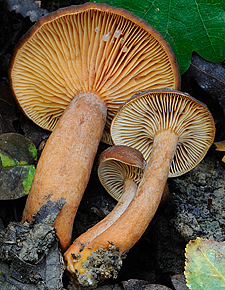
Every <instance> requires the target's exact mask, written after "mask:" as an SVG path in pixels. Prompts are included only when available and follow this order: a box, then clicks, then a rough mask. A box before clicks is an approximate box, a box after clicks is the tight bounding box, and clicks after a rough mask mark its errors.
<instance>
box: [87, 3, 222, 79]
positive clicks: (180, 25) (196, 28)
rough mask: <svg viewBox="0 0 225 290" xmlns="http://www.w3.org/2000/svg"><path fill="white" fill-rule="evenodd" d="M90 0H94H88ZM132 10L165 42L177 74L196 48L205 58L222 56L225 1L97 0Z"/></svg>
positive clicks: (184, 69) (188, 62)
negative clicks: (177, 70)
mask: <svg viewBox="0 0 225 290" xmlns="http://www.w3.org/2000/svg"><path fill="white" fill-rule="evenodd" d="M91 1H92V2H94V0H91ZM97 2H99V3H107V4H109V5H112V6H116V7H122V8H125V9H127V10H129V11H132V12H133V13H134V14H136V15H137V16H139V17H141V18H143V19H145V20H146V21H147V22H148V23H149V24H150V25H152V26H153V27H155V28H156V29H157V30H158V31H159V32H160V33H161V34H162V36H163V37H164V38H165V39H166V40H167V41H168V42H169V44H170V46H171V48H172V50H173V52H174V53H175V55H176V58H177V61H178V64H179V66H180V72H181V74H182V73H184V72H185V71H186V70H187V69H188V67H189V65H190V62H191V56H192V52H193V51H196V52H197V53H198V54H200V55H201V56H202V57H204V58H205V59H207V60H209V61H212V62H221V61H223V60H224V58H225V11H224V10H225V1H219V0H188V1H187V0H186V1H184V0H168V1H165V0H157V1H156V0H141V1H140V0H97Z"/></svg>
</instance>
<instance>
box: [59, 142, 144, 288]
mask: <svg viewBox="0 0 225 290" xmlns="http://www.w3.org/2000/svg"><path fill="white" fill-rule="evenodd" d="M145 165H146V162H145V160H144V158H143V155H142V154H141V153H140V152H139V151H138V150H136V149H134V148H131V147H127V146H112V147H109V148H107V149H106V150H105V151H103V152H102V153H101V155H100V157H99V166H98V176H99V179H100V181H101V183H102V185H103V186H104V188H105V189H106V190H107V192H108V193H109V194H110V195H111V196H112V197H114V198H115V199H117V200H118V203H117V205H116V206H115V207H114V208H113V210H112V211H111V212H110V213H109V214H108V215H107V216H106V217H105V218H104V219H103V220H101V221H100V222H99V223H97V224H96V225H94V226H93V227H92V228H90V229H88V230H87V231H86V232H85V233H83V234H82V235H81V236H79V237H78V238H76V239H75V241H74V242H73V244H72V245H71V246H70V247H69V248H68V249H67V251H66V252H65V253H64V257H65V260H66V264H67V269H68V271H69V272H70V273H71V274H72V276H71V278H72V281H73V282H74V284H77V283H78V284H80V285H82V286H90V285H91V286H94V285H95V286H96V285H97V283H98V282H99V281H101V280H103V279H105V278H106V277H107V278H109V277H110V275H112V276H114V277H115V276H116V274H117V272H116V270H115V267H113V270H114V273H113V274H112V273H110V269H109V267H107V273H105V271H102V270H101V271H99V269H98V267H95V268H94V269H91V271H90V272H85V268H83V266H82V265H83V263H84V262H87V260H88V257H90V256H91V253H92V252H94V251H96V250H98V248H99V247H98V245H95V246H94V247H93V244H92V243H93V241H94V240H95V238H96V237H97V236H101V234H102V233H103V232H104V231H106V230H107V229H108V228H109V227H110V226H111V225H112V224H113V223H114V222H115V221H116V220H117V219H118V218H119V217H120V216H121V215H122V214H123V212H124V211H125V210H126V208H127V207H128V205H129V204H130V202H131V201H132V199H133V197H134V195H135V193H136V189H137V185H138V184H139V182H140V180H141V178H142V176H143V171H144V168H145ZM108 246H109V243H108V241H107V248H108ZM100 256H101V257H100V258H101V260H102V261H101V267H102V264H103V265H104V258H103V257H102V255H100ZM116 256H118V254H117V253H116ZM114 257H115V255H114ZM99 262H100V261H99ZM111 262H112V263H114V262H115V259H114V260H113V261H111ZM121 264H122V263H121V259H120V258H119V256H118V259H116V267H118V268H119V269H120V267H121ZM107 266H108V265H107ZM119 269H118V270H119Z"/></svg>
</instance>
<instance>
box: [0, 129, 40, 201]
mask: <svg viewBox="0 0 225 290" xmlns="http://www.w3.org/2000/svg"><path fill="white" fill-rule="evenodd" d="M36 159H37V150H36V147H35V146H34V144H33V143H31V142H30V141H29V139H27V138H25V137H24V136H22V135H20V134H16V133H6V134H2V135H0V160H1V171H0V199H2V200H8V199H16V198H19V197H22V196H24V195H27V194H28V193H29V191H30V187H31V184H32V181H33V177H34V173H35V166H34V164H35V161H36Z"/></svg>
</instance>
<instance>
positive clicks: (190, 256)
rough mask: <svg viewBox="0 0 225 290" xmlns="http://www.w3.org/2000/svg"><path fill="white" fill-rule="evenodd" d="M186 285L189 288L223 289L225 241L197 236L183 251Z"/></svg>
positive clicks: (195, 289)
mask: <svg viewBox="0 0 225 290" xmlns="http://www.w3.org/2000/svg"><path fill="white" fill-rule="evenodd" d="M185 257H186V260H185V272H184V275H185V277H186V282H187V286H188V288H189V289H191V290H212V289H213V290H224V289H225V242H217V241H213V240H205V239H201V238H197V239H196V240H194V241H192V240H191V241H190V242H189V243H188V244H187V246H186V252H185Z"/></svg>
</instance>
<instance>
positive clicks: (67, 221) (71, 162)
mask: <svg viewBox="0 0 225 290" xmlns="http://www.w3.org/2000/svg"><path fill="white" fill-rule="evenodd" d="M106 115H107V108H106V106H105V104H104V103H103V102H102V101H101V100H100V98H99V97H98V96H96V95H94V94H92V93H85V94H79V95H78V96H76V97H75V98H74V99H73V100H72V101H71V103H70V105H69V106H68V107H67V109H66V110H65V112H64V113H63V115H62V117H61V118H60V120H59V122H58V124H57V126H56V128H55V130H54V131H53V132H52V134H51V135H50V137H49V139H48V141H47V143H46V145H45V147H44V150H43V152H42V154H41V157H40V159H39V162H38V165H37V168H36V172H35V176H34V180H33V183H32V187H31V190H30V193H29V195H28V199H27V202H26V205H25V209H24V212H23V218H22V222H24V221H25V220H28V221H31V220H32V219H33V215H34V214H35V213H36V212H37V211H38V210H39V209H40V208H41V206H42V205H43V204H45V203H46V202H47V201H48V200H51V201H56V200H57V199H59V198H61V197H64V198H65V201H66V204H65V205H64V206H63V208H62V210H61V212H60V213H59V215H58V216H57V218H56V221H55V224H54V226H55V227H56V229H57V236H58V238H59V241H60V245H61V247H62V249H63V250H66V249H67V248H68V246H69V245H70V242H71V234H72V227H73V221H74V217H75V215H76V212H77V208H78V206H79V204H80V201H81V198H82V196H83V193H84V191H85V188H86V186H87V183H88V180H89V176H90V172H91V169H92V165H93V161H94V158H95V155H96V152H97V148H98V144H99V142H100V139H101V136H102V132H103V129H104V126H105V121H106Z"/></svg>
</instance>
